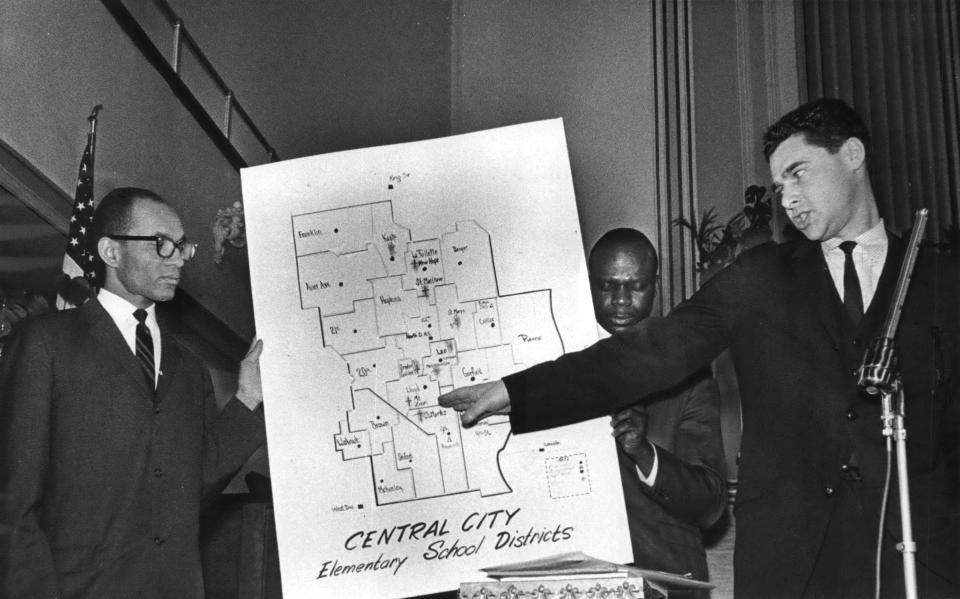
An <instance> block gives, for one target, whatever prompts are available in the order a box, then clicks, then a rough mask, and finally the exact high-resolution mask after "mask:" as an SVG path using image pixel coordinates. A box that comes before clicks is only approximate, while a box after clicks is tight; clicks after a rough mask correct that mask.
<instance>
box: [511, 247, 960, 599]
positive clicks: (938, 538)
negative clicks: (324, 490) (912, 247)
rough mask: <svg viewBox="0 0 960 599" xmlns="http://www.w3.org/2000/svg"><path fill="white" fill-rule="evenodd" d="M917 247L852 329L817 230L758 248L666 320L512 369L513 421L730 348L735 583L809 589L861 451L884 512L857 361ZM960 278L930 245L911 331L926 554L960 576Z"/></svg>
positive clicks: (579, 410) (914, 483)
mask: <svg viewBox="0 0 960 599" xmlns="http://www.w3.org/2000/svg"><path fill="white" fill-rule="evenodd" d="M904 245H905V244H904V243H903V242H902V241H900V240H899V239H897V238H895V237H892V236H891V237H890V248H889V251H888V256H887V261H886V264H885V265H884V270H883V274H882V276H881V279H880V282H879V284H878V288H877V291H876V295H875V297H874V299H873V301H872V302H871V305H870V307H869V310H868V312H867V314H866V315H865V317H864V320H863V321H862V322H861V324H860V327H859V329H852V326H851V327H847V328H845V327H844V326H843V322H844V321H843V320H842V318H843V312H842V306H841V304H840V301H839V297H838V295H837V292H836V289H835V288H834V286H833V283H832V281H831V280H830V276H829V272H828V270H827V267H826V263H825V261H824V259H823V254H822V252H821V250H820V247H819V244H817V243H814V242H810V241H806V240H803V241H798V242H791V243H786V244H783V245H779V246H777V245H774V244H766V245H764V246H760V247H758V248H755V249H753V250H750V251H748V252H745V253H744V254H742V255H741V257H740V258H739V259H737V260H736V261H735V263H734V264H733V265H731V266H730V267H728V268H727V269H725V270H724V271H723V272H721V273H720V274H718V275H717V276H716V277H714V278H713V279H711V280H710V281H708V282H707V283H706V284H705V285H704V286H703V287H702V288H701V289H700V290H699V291H698V292H697V293H696V294H694V296H693V297H692V298H690V299H689V300H688V301H686V302H684V303H682V304H681V305H679V306H678V307H677V308H676V309H675V310H674V311H673V312H672V313H671V314H670V315H669V316H668V317H666V318H661V319H655V318H649V319H647V320H646V321H644V323H642V324H641V326H640V328H639V329H638V330H637V331H636V332H634V333H632V334H631V335H629V336H624V335H620V336H617V337H612V338H610V339H605V340H603V341H600V342H599V343H597V344H596V345H594V346H592V347H590V348H587V349H585V350H583V351H581V352H577V353H571V354H567V355H565V356H563V357H561V358H560V359H558V360H556V361H554V362H547V363H544V364H541V365H537V366H534V367H533V368H530V369H528V370H525V371H522V372H520V373H517V374H514V375H512V376H509V377H506V378H505V383H506V386H507V389H508V391H509V393H510V399H511V406H512V407H511V410H512V412H511V416H510V419H511V424H512V426H513V429H514V431H515V432H524V431H528V430H535V429H541V428H547V427H553V426H557V425H561V424H567V423H570V422H574V421H579V420H583V419H586V418H591V417H596V416H599V415H602V414H606V413H609V412H611V411H612V410H615V409H619V408H621V407H623V406H626V405H629V404H631V403H633V402H634V401H636V397H637V396H638V395H640V396H643V395H646V394H648V393H650V392H653V391H656V390H657V389H660V388H664V387H667V386H669V385H672V384H674V383H675V382H676V381H679V380H680V379H681V378H683V377H684V376H685V375H686V374H687V373H689V372H691V371H693V370H694V369H697V368H702V367H704V366H705V365H706V364H707V363H709V362H710V360H711V359H713V358H714V357H715V356H716V355H717V354H718V353H720V352H721V351H722V350H723V349H724V348H726V347H728V346H729V347H731V348H732V352H733V357H734V363H735V367H736V372H737V377H738V380H739V385H740V393H741V402H742V410H743V437H742V443H741V453H742V457H741V462H740V468H739V487H738V494H737V502H736V512H735V513H736V517H737V538H736V547H735V558H734V569H735V576H736V594H737V596H738V597H799V596H800V595H801V593H802V592H803V589H804V586H805V584H806V582H807V580H808V578H809V576H810V573H811V571H812V569H813V566H814V563H815V559H816V557H817V555H818V550H819V548H820V546H821V541H822V540H823V539H824V535H825V532H826V530H827V527H828V526H829V524H830V517H831V510H832V507H833V502H834V501H835V499H836V497H837V495H838V494H837V493H836V490H837V489H838V487H839V486H840V485H841V484H843V477H844V473H843V472H842V466H843V465H844V464H846V463H848V460H850V458H851V456H856V458H857V460H858V463H859V465H860V468H861V471H862V475H863V481H862V482H863V487H864V488H865V489H867V490H869V491H870V492H871V497H870V501H868V502H867V504H866V505H865V509H868V510H872V511H873V513H878V511H879V509H878V505H879V496H880V495H879V489H880V487H881V485H882V482H883V481H882V473H883V461H884V457H883V456H884V450H883V439H882V436H881V435H880V425H879V424H878V422H879V413H880V410H879V406H878V402H876V401H875V400H867V399H865V398H863V396H861V394H860V393H858V390H857V387H856V378H855V376H854V375H853V374H852V373H853V371H854V369H855V368H856V367H857V366H858V365H859V360H860V358H861V356H862V354H863V351H864V347H865V345H866V344H867V343H868V342H869V341H870V340H871V339H872V338H873V337H874V336H875V335H876V334H877V333H878V332H879V330H880V327H881V323H882V321H883V319H884V316H885V315H886V313H887V308H888V304H889V302H890V298H891V296H892V292H893V289H894V287H895V284H896V278H897V274H898V271H899V268H900V264H901V262H902V259H903V254H904ZM958 278H960V268H958V266H957V262H956V261H954V260H949V259H947V258H946V257H945V256H942V255H937V254H934V253H932V252H927V251H924V252H921V255H920V256H919V258H918V261H917V267H916V270H915V272H914V277H913V281H912V284H911V288H910V292H909V295H908V296H907V300H906V303H905V305H904V308H903V319H902V322H901V324H900V327H899V332H898V334H897V339H898V342H899V345H900V348H901V353H902V372H903V386H904V390H905V395H906V398H907V426H908V429H909V431H910V437H909V452H908V453H909V465H910V477H911V491H912V507H913V518H914V534H915V538H916V540H917V544H918V553H917V562H918V564H921V565H922V566H923V567H924V568H929V570H932V571H934V572H936V573H937V574H939V575H940V576H943V577H945V578H948V579H951V580H954V581H960V557H958V555H960V554H958V551H957V549H958V547H957V545H958V539H960V493H958V489H960V484H958V479H960V458H958V453H960V440H958V439H960V397H958V394H960V391H958V386H960V383H958V376H960V351H958V343H960V306H958V303H960V302H958V297H960V295H958V290H960V284H958ZM585 397H586V398H587V400H586V401H585V400H584V398H585ZM891 501H892V505H891V508H890V514H889V517H888V519H887V525H888V529H889V531H890V532H891V536H894V537H897V538H899V537H900V532H899V530H900V529H899V520H898V518H897V514H898V511H899V508H898V505H897V493H896V490H895V488H894V490H893V493H892V497H891ZM864 559H872V557H870V556H864ZM896 574H897V573H896V572H891V571H890V569H888V570H886V571H885V572H884V575H885V577H886V576H889V575H896ZM922 582H923V581H921V583H922ZM921 588H922V587H921Z"/></svg>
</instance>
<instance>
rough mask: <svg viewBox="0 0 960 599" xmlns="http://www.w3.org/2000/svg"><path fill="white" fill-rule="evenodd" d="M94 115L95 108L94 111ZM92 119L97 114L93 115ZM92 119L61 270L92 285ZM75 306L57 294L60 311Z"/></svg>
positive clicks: (93, 123) (94, 135) (81, 160)
mask: <svg viewBox="0 0 960 599" xmlns="http://www.w3.org/2000/svg"><path fill="white" fill-rule="evenodd" d="M94 114H96V110H95V111H94ZM91 118H92V119H95V118H96V116H92V117H91ZM95 123H96V121H95V120H92V121H91V129H90V132H89V133H88V134H87V147H86V148H84V150H83V158H81V159H80V173H79V175H78V176H77V191H76V194H75V195H74V203H73V213H72V214H71V215H70V232H69V234H68V236H67V250H66V252H65V253H64V256H63V269H62V270H63V273H64V274H65V275H67V277H69V278H70V279H74V278H75V277H84V278H85V279H86V280H87V282H88V283H89V284H90V287H93V285H94V282H95V279H96V274H95V271H94V261H93V254H91V253H90V249H89V248H88V244H87V241H88V240H87V236H88V234H89V233H90V227H91V225H92V224H93V158H94V149H95V145H96V138H97V133H96V128H95ZM73 307H75V306H74V305H73V304H72V303H70V302H69V301H67V300H66V299H64V298H63V297H62V296H61V295H58V296H57V308H58V309H60V310H63V309H67V308H73Z"/></svg>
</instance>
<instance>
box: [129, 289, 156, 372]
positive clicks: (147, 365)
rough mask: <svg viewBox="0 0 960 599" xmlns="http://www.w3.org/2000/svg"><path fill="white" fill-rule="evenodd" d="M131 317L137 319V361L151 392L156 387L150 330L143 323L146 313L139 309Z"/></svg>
mask: <svg viewBox="0 0 960 599" xmlns="http://www.w3.org/2000/svg"><path fill="white" fill-rule="evenodd" d="M133 317H134V318H136V319H137V360H139V361H140V368H141V369H142V370H143V376H144V377H145V378H146V379H147V387H149V388H150V390H151V391H153V389H154V388H155V387H156V378H155V375H154V370H153V337H151V336H150V328H149V327H148V326H147V325H146V323H145V322H144V321H145V320H146V319H147V311H146V310H144V309H143V308H139V309H137V310H135V311H134V313H133Z"/></svg>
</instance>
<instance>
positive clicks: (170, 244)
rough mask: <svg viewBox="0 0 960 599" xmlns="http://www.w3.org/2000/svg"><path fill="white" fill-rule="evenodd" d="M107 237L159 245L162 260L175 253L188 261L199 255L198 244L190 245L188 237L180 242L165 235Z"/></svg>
mask: <svg viewBox="0 0 960 599" xmlns="http://www.w3.org/2000/svg"><path fill="white" fill-rule="evenodd" d="M107 237H109V238H110V239H116V240H117V241H152V242H154V243H156V244H157V255H158V256H160V257H161V258H169V257H171V256H173V252H174V251H178V252H180V257H181V258H183V259H184V261H186V260H189V259H190V258H193V256H194V254H196V253H197V244H195V243H190V242H189V241H187V238H186V237H184V238H183V239H181V240H180V241H174V240H172V239H170V238H169V237H165V236H163V235H107Z"/></svg>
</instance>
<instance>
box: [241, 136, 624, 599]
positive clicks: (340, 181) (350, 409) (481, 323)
mask: <svg viewBox="0 0 960 599" xmlns="http://www.w3.org/2000/svg"><path fill="white" fill-rule="evenodd" d="M242 184H243V197H244V209H245V213H246V226H247V237H248V244H249V245H248V252H249V258H250V276H251V284H252V292H253V304H254V314H255V319H256V325H257V333H258V335H259V336H260V337H261V338H262V339H263V340H264V344H265V349H264V353H263V356H262V357H261V373H262V379H263V391H264V398H265V402H264V403H265V409H266V423H267V441H268V447H269V453H270V472H271V477H272V482H273V496H274V509H275V515H276V524H277V537H278V544H279V551H280V568H281V578H282V584H283V593H284V597H286V598H287V599H298V598H301V597H302V598H319V597H356V598H363V597H370V598H376V599H385V598H387V599H389V598H391V597H409V596H415V595H420V594H426V593H433V592H438V591H444V590H450V589H455V588H457V586H458V584H459V583H460V582H462V581H468V580H480V579H482V578H483V576H482V573H480V572H478V570H479V568H483V567H486V566H491V565H496V564H502V563H506V562H512V561H518V560H526V559H533V558H537V557H543V556H547V555H552V554H556V553H560V552H566V551H575V550H580V551H584V552H586V553H589V554H591V555H594V556H596V557H600V558H603V559H608V560H611V561H618V562H625V561H630V559H631V557H630V543H629V535H628V531H627V523H626V516H625V512H624V507H623V493H622V489H621V485H620V474H619V469H618V463H617V457H616V453H615V445H614V442H613V440H612V438H611V435H610V432H611V429H610V426H609V424H608V422H607V420H606V419H601V420H596V421H592V422H588V423H584V424H579V425H575V426H569V427H564V428H559V429H554V430H551V431H546V432H543V433H534V434H525V435H513V434H511V432H510V424H509V421H508V419H507V417H506V416H500V417H495V418H493V419H490V420H488V421H486V422H484V423H482V424H479V425H477V426H475V427H472V428H463V427H461V425H460V422H459V418H458V415H457V413H456V412H454V411H452V410H449V409H445V408H441V407H440V406H439V405H438V403H437V397H438V396H439V395H440V394H441V393H444V392H445V391H448V390H450V389H452V388H455V387H458V386H462V385H469V384H472V383H477V382H481V381H488V380H495V379H497V378H500V377H502V376H504V375H506V374H509V373H511V372H514V371H516V370H519V369H521V368H524V367H526V366H530V365H533V364H536V363H538V362H542V361H544V360H548V359H552V358H554V357H556V356H558V355H560V354H561V353H563V352H564V351H570V350H574V349H580V348H583V347H585V346H587V345H589V344H590V343H592V342H593V341H595V340H596V338H597V328H596V325H595V324H594V322H595V321H594V318H593V309H592V305H591V300H590V290H589V285H588V281H587V275H586V264H585V260H584V257H583V246H582V242H581V238H580V230H579V223H578V219H577V211H576V204H575V202H574V195H573V185H572V182H571V178H570V166H569V162H568V159H567V149H566V142H565V138H564V134H563V123H562V121H561V120H559V119H557V120H550V121H541V122H536V123H529V124H524V125H517V126H512V127H505V128H501V129H495V130H490V131H483V132H479V133H471V134H466V135H459V136H455V137H448V138H442V139H435V140H429V141H423V142H415V143H407V144H399V145H393V146H384V147H377V148H368V149H362V150H353V151H347V152H339V153H334V154H326V155H321V156H313V157H309V158H301V159H296V160H289V161H285V162H279V163H274V164H269V165H264V166H258V167H254V168H249V169H244V170H243V171H242Z"/></svg>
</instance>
